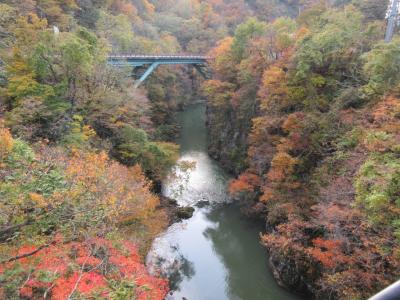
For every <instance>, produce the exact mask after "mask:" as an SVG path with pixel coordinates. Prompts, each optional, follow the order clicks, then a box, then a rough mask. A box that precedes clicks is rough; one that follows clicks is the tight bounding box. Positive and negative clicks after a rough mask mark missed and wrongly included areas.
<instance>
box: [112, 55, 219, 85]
mask: <svg viewBox="0 0 400 300" xmlns="http://www.w3.org/2000/svg"><path fill="white" fill-rule="evenodd" d="M211 59H212V58H211V57H208V56H202V55H137V54H118V55H110V56H108V63H109V64H110V65H112V66H116V67H123V66H130V67H133V69H134V70H135V69H136V68H137V67H146V68H147V70H146V71H145V72H144V74H143V75H142V76H141V77H140V78H139V80H138V81H137V82H136V84H135V87H138V86H139V85H140V83H141V82H143V81H144V80H146V78H147V77H148V76H149V75H150V74H151V73H152V72H153V71H154V70H155V69H156V68H157V67H158V66H159V65H182V64H186V65H193V66H194V67H195V68H196V69H197V70H198V71H199V72H200V73H201V74H202V75H203V76H205V74H204V72H203V71H202V69H201V68H202V67H203V66H205V65H207V62H208V61H209V60H211Z"/></svg>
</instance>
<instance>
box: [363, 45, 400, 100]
mask: <svg viewBox="0 0 400 300" xmlns="http://www.w3.org/2000/svg"><path fill="white" fill-rule="evenodd" d="M363 59H364V62H365V64H364V68H363V72H364V76H365V77H366V78H367V81H368V83H367V85H365V86H364V92H365V93H367V94H368V95H376V94H378V95H379V94H383V93H384V92H385V91H387V90H388V89H390V88H393V87H394V86H396V85H398V84H399V80H400V69H399V68H400V67H399V65H400V39H398V38H397V39H394V40H393V41H392V42H390V43H383V42H382V43H378V44H377V45H376V46H374V48H373V49H372V50H371V51H370V52H368V53H366V54H364V55H363Z"/></svg>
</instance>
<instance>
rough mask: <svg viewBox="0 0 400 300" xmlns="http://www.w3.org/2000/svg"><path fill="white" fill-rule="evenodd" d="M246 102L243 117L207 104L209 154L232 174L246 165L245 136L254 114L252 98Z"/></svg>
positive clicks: (229, 110)
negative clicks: (246, 105)
mask: <svg viewBox="0 0 400 300" xmlns="http://www.w3.org/2000/svg"><path fill="white" fill-rule="evenodd" d="M248 104H250V105H248V106H249V107H246V112H245V113H244V115H245V116H244V117H240V116H238V113H237V112H236V111H234V110H231V109H227V110H224V111H221V110H220V108H219V107H215V106H213V105H211V104H210V103H208V105H207V128H208V132H209V140H208V142H209V144H208V151H209V154H210V156H211V157H212V158H214V159H215V160H217V161H218V162H219V163H220V164H221V165H222V166H223V168H224V169H225V170H227V171H228V172H230V173H232V174H234V175H238V174H239V173H241V172H242V171H243V170H244V169H245V167H246V163H245V162H246V156H247V148H248V144H247V137H248V134H249V132H250V130H251V118H252V117H251V116H252V115H254V112H253V110H254V109H255V100H254V98H253V99H251V98H249V99H248Z"/></svg>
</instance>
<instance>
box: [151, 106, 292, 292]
mask: <svg viewBox="0 0 400 300" xmlns="http://www.w3.org/2000/svg"><path fill="white" fill-rule="evenodd" d="M179 122H180V124H181V126H182V134H181V137H180V139H179V143H180V145H181V158H180V161H179V163H180V164H182V163H186V164H185V165H191V167H190V168H188V169H187V170H186V171H177V170H174V171H171V175H170V176H169V178H168V180H166V182H165V183H164V186H163V193H164V195H165V196H168V197H171V198H174V199H177V201H178V203H179V204H181V205H191V206H195V207H196V211H195V213H194V215H193V217H192V218H191V219H189V220H186V221H183V222H181V223H177V224H174V225H172V226H171V227H169V228H168V230H167V231H166V232H165V233H164V234H162V235H161V236H160V237H158V238H157V239H156V240H155V241H154V243H153V246H152V249H151V251H150V253H149V254H148V257H147V265H148V267H149V269H150V271H152V272H161V273H162V274H164V275H166V276H168V278H169V280H170V282H171V293H170V295H169V296H168V297H167V299H179V300H181V299H185V298H186V299H187V300H224V299H230V300H236V299H243V300H258V299H260V300H261V299H263V300H281V299H282V300H283V299H299V298H298V297H296V296H295V295H292V294H290V293H289V292H287V291H286V290H284V289H282V288H280V287H279V286H278V285H277V284H276V282H275V281H274V279H273V277H272V274H271V272H270V270H269V269H268V261H267V256H266V253H265V250H264V249H263V248H262V246H261V245H260V243H259V238H258V234H259V232H260V231H261V230H262V228H260V227H259V226H256V225H254V224H253V223H252V222H250V221H248V220H246V219H245V218H243V217H242V216H241V214H240V211H239V209H238V208H237V207H236V206H235V205H234V204H232V203H230V204H229V203H228V198H227V195H226V184H227V181H228V180H229V179H230V178H229V176H228V175H227V174H226V173H224V172H223V170H222V169H221V168H219V166H218V165H217V164H216V162H215V161H213V160H212V159H211V158H210V157H209V156H208V155H207V130H206V127H205V106H204V105H203V104H195V105H192V106H190V107H188V108H187V109H186V110H185V111H184V112H181V113H180V114H179ZM189 162H190V164H189ZM194 165H195V166H194ZM207 201H208V202H209V204H206V202H207ZM196 205H197V206H196Z"/></svg>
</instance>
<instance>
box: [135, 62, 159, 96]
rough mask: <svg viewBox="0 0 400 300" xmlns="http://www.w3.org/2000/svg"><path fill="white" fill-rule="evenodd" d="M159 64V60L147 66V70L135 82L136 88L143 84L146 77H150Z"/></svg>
mask: <svg viewBox="0 0 400 300" xmlns="http://www.w3.org/2000/svg"><path fill="white" fill-rule="evenodd" d="M158 65H159V63H157V62H154V63H152V64H151V65H150V66H149V67H148V68H147V70H146V72H144V73H143V75H142V76H141V77H140V78H139V79H138V80H136V82H135V84H134V88H135V89H136V88H138V87H139V86H140V85H141V84H142V82H143V81H145V80H146V78H147V77H149V76H150V74H151V73H153V71H154V70H155V69H156V68H157V67H158Z"/></svg>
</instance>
